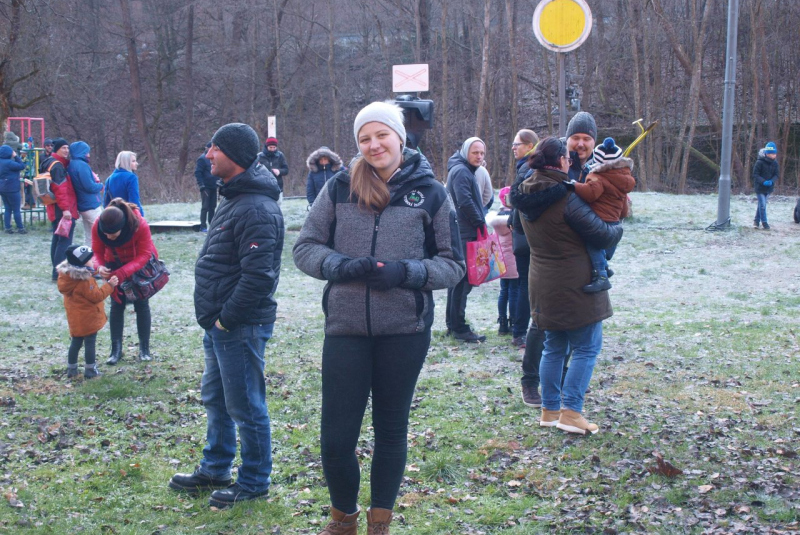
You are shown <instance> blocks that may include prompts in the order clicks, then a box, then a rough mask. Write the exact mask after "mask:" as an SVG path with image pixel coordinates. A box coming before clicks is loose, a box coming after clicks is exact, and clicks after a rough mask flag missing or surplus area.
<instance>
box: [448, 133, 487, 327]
mask: <svg viewBox="0 0 800 535" xmlns="http://www.w3.org/2000/svg"><path fill="white" fill-rule="evenodd" d="M485 154H486V144H485V143H484V142H483V141H482V140H481V139H480V138H477V137H471V138H469V139H467V140H466V141H464V143H463V145H462V146H461V150H458V151H456V152H455V154H453V155H452V156H451V157H450V159H449V160H448V161H447V193H448V194H449V195H450V199H452V201H453V205H454V206H455V209H456V219H457V220H458V230H459V234H460V235H461V248H462V251H461V252H462V254H463V255H464V257H465V258H466V250H467V242H468V241H474V240H476V239H477V237H478V229H479V228H483V229H484V231H485V230H486V221H485V219H484V217H483V202H482V199H481V192H480V189H478V183H477V182H476V181H475V170H476V169H477V168H478V166H479V165H481V163H482V162H483V158H484V156H485ZM471 291H472V285H471V284H470V283H469V279H468V276H467V274H466V273H465V274H464V278H463V279H461V281H460V282H459V283H458V284H457V285H456V286H455V287H453V288H449V289H448V290H447V310H446V314H445V322H446V323H447V332H448V334H451V335H452V336H453V337H454V338H456V339H457V340H461V341H463V342H469V343H477V342H483V341H485V340H486V337H485V336H483V335H479V334H476V333H474V332H472V329H471V328H470V326H469V325H468V324H467V321H466V312H467V296H468V295H469V293H470V292H471Z"/></svg>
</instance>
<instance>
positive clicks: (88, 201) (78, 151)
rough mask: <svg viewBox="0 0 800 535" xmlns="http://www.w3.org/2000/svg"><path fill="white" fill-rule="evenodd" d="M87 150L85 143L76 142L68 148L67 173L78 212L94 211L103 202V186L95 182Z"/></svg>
mask: <svg viewBox="0 0 800 535" xmlns="http://www.w3.org/2000/svg"><path fill="white" fill-rule="evenodd" d="M89 150H90V149H89V145H88V144H87V143H86V142H85V141H76V142H75V143H72V144H71V145H70V146H69V167H67V172H68V173H69V176H70V178H71V179H72V187H73V188H74V189H75V197H76V198H77V199H78V211H79V212H86V211H87V210H94V209H95V208H97V207H99V206H100V205H101V204H102V202H103V184H102V182H95V179H94V173H92V168H91V167H89V162H88V161H87V158H88V156H89Z"/></svg>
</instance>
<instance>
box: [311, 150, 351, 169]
mask: <svg viewBox="0 0 800 535" xmlns="http://www.w3.org/2000/svg"><path fill="white" fill-rule="evenodd" d="M323 156H326V157H327V158H328V159H329V160H330V161H331V171H334V172H336V171H338V170H339V169H341V168H342V158H341V157H340V156H339V155H338V154H336V153H335V152H333V151H332V150H331V149H329V148H328V147H320V148H318V149H317V150H315V151H314V152H312V153H311V154H309V155H308V158H306V167H308V170H309V171H311V172H312V173H316V172H318V171H319V170H320V168H319V159H320V158H322V157H323Z"/></svg>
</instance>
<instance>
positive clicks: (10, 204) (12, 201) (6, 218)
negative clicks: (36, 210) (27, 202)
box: [0, 190, 25, 230]
mask: <svg viewBox="0 0 800 535" xmlns="http://www.w3.org/2000/svg"><path fill="white" fill-rule="evenodd" d="M0 196H2V197H3V206H4V207H5V210H6V211H5V212H4V213H3V223H4V224H5V227H6V230H11V214H12V213H13V214H14V223H16V224H17V228H18V229H23V228H25V225H23V224H22V214H21V213H20V211H19V203H20V202H21V196H20V194H19V190H17V191H14V192H11V193H0Z"/></svg>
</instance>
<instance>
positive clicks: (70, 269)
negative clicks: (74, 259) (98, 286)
mask: <svg viewBox="0 0 800 535" xmlns="http://www.w3.org/2000/svg"><path fill="white" fill-rule="evenodd" d="M56 271H57V272H58V273H59V274H61V273H63V274H65V275H68V276H69V277H70V278H71V279H76V280H89V279H91V278H92V275H93V272H92V271H89V270H88V269H86V268H85V267H83V266H82V267H78V266H73V265H72V264H70V263H69V262H68V261H66V260H64V261H63V262H61V263H60V264H59V265H57V266H56Z"/></svg>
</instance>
